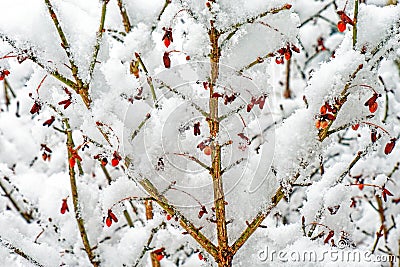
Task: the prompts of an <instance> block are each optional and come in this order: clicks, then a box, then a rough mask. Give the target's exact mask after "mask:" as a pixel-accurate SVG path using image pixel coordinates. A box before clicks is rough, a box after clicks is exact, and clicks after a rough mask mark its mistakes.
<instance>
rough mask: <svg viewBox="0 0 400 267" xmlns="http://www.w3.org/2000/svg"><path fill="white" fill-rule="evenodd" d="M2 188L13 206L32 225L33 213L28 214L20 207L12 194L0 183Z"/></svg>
mask: <svg viewBox="0 0 400 267" xmlns="http://www.w3.org/2000/svg"><path fill="white" fill-rule="evenodd" d="M0 188H1V189H2V190H3V191H4V194H5V196H6V197H7V198H8V199H9V200H10V202H11V204H12V205H13V207H14V208H15V210H16V211H17V212H18V213H19V214H20V215H21V216H22V218H24V220H25V221H26V222H27V223H31V222H32V220H33V217H32V212H26V211H24V210H23V209H22V208H20V207H19V205H18V203H17V201H15V200H14V198H13V197H12V196H11V194H12V192H8V191H7V188H6V187H5V186H4V185H3V184H2V183H1V181H0Z"/></svg>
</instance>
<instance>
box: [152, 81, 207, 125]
mask: <svg viewBox="0 0 400 267" xmlns="http://www.w3.org/2000/svg"><path fill="white" fill-rule="evenodd" d="M157 82H159V83H160V85H161V87H165V88H167V89H168V90H170V91H171V92H172V93H174V94H176V95H178V96H180V97H181V98H182V99H183V100H187V101H189V102H190V105H191V106H193V107H194V108H195V109H196V110H197V111H198V112H200V113H201V115H203V116H204V117H205V118H208V117H209V116H210V115H209V114H208V113H207V112H205V111H204V110H203V109H202V108H201V107H200V106H199V105H197V104H196V103H194V102H193V101H192V100H190V99H188V97H187V96H185V95H184V94H182V93H181V92H179V91H178V90H176V89H175V88H172V87H171V86H169V85H167V84H166V83H164V82H163V81H161V80H158V79H157Z"/></svg>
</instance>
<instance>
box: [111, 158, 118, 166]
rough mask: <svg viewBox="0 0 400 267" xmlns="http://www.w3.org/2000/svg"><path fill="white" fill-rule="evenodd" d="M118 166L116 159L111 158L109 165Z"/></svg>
mask: <svg viewBox="0 0 400 267" xmlns="http://www.w3.org/2000/svg"><path fill="white" fill-rule="evenodd" d="M118 164H119V160H118V159H117V158H113V159H112V160H111V165H112V166H113V167H115V166H117V165H118Z"/></svg>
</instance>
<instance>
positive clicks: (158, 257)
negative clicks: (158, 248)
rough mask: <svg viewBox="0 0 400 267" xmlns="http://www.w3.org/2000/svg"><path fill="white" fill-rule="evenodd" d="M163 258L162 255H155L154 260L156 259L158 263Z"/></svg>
mask: <svg viewBox="0 0 400 267" xmlns="http://www.w3.org/2000/svg"><path fill="white" fill-rule="evenodd" d="M163 258H164V255H163V254H157V256H156V259H157V260H158V261H161V260H162V259H163Z"/></svg>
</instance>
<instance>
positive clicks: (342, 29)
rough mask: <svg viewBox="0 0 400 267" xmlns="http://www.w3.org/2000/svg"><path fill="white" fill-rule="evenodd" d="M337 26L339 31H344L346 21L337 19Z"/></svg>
mask: <svg viewBox="0 0 400 267" xmlns="http://www.w3.org/2000/svg"><path fill="white" fill-rule="evenodd" d="M337 28H338V30H339V31H340V32H344V31H345V30H346V23H344V22H343V21H339V22H338V23H337Z"/></svg>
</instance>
